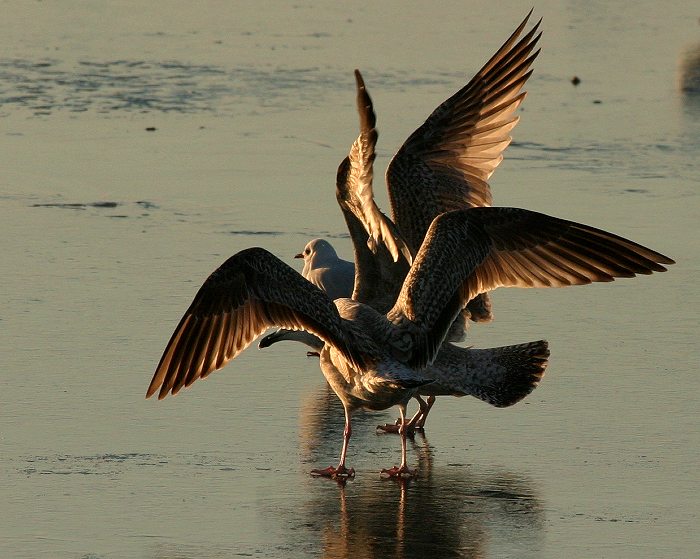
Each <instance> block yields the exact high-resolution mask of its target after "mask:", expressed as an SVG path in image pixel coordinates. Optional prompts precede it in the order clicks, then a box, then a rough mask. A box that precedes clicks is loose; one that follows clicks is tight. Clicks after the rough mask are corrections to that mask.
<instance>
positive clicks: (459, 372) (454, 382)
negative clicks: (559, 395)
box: [433, 340, 549, 408]
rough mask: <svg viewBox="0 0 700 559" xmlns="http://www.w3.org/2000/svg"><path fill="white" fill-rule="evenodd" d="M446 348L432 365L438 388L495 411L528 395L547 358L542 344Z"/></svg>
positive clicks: (545, 343) (545, 364)
mask: <svg viewBox="0 0 700 559" xmlns="http://www.w3.org/2000/svg"><path fill="white" fill-rule="evenodd" d="M446 346H449V350H448V351H446V352H445V351H444V349H443V351H441V354H443V356H444V357H443V358H442V359H438V360H437V361H436V362H435V363H433V367H434V368H438V369H441V370H442V372H443V375H444V379H441V380H438V382H439V384H441V385H443V386H446V387H449V389H450V390H451V391H452V392H451V393H452V394H455V395H471V396H474V397H475V398H479V399H480V400H483V401H484V402H488V403H489V404H491V405H492V406H496V407H499V408H505V407H508V406H512V405H513V404H515V403H517V402H519V401H520V400H522V399H523V398H525V396H527V395H528V394H530V392H532V391H533V390H534V389H535V388H536V387H537V385H538V384H539V383H540V381H541V380H542V377H543V376H544V372H545V369H546V368H547V362H548V361H547V359H548V358H549V347H548V344H547V342H546V341H545V340H540V341H537V342H530V343H525V344H518V345H511V346H504V347H497V348H490V349H473V348H460V347H457V346H453V345H451V344H445V345H444V346H443V348H445V347H446ZM443 359H444V361H443ZM440 361H443V362H442V363H441V362H440Z"/></svg>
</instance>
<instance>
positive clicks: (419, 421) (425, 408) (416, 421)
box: [409, 394, 435, 431]
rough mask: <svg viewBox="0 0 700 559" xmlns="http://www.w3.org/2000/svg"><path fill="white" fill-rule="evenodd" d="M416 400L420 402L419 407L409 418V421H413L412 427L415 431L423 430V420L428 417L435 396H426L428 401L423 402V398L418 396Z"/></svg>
mask: <svg viewBox="0 0 700 559" xmlns="http://www.w3.org/2000/svg"><path fill="white" fill-rule="evenodd" d="M418 400H419V403H420V409H419V410H418V412H417V413H416V415H414V416H413V417H412V418H411V421H410V422H409V423H413V428H414V429H415V430H416V431H424V430H425V420H426V419H428V414H429V413H430V410H431V408H432V407H433V404H434V403H435V396H433V395H432V394H431V395H430V396H428V401H427V402H423V399H422V398H421V397H420V396H418Z"/></svg>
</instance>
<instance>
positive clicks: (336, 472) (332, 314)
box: [146, 208, 672, 477]
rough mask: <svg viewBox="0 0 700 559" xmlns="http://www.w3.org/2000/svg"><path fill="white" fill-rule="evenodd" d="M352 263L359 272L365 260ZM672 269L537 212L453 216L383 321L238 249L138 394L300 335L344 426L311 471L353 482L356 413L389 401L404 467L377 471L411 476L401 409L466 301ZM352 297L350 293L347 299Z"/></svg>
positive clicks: (632, 246)
mask: <svg viewBox="0 0 700 559" xmlns="http://www.w3.org/2000/svg"><path fill="white" fill-rule="evenodd" d="M346 217H347V216H346ZM355 225H357V223H355ZM349 226H351V227H352V226H353V222H352V220H350V221H349ZM365 246H366V245H365ZM380 250H381V249H380ZM356 262H357V265H358V267H361V266H364V265H365V262H364V261H363V258H362V257H360V258H356ZM670 263H672V260H671V259H669V258H667V257H666V256H663V255H662V254H659V253H657V252H654V251H652V250H650V249H648V248H646V247H643V246H641V245H639V244H637V243H634V242H632V241H629V240H627V239H624V238H622V237H619V236H617V235H614V234H612V233H607V232H605V231H602V230H600V229H596V228H593V227H589V226H587V225H582V224H578V223H575V222H572V221H567V220H563V219H559V218H555V217H550V216H547V215H544V214H540V213H537V212H531V211H528V210H523V209H517V208H472V209H467V210H456V211H452V212H447V213H444V214H442V215H440V216H438V217H437V218H435V220H433V222H432V224H431V225H430V227H429V229H428V231H427V234H426V236H425V240H424V241H423V243H422V245H421V247H420V249H419V250H418V252H417V254H416V256H415V259H414V260H413V263H412V265H411V268H410V270H409V273H408V274H407V276H406V278H405V280H404V281H403V283H402V285H401V289H400V292H399V295H398V297H397V299H396V302H395V304H394V305H393V306H392V307H391V308H390V309H388V311H387V312H386V313H384V314H383V313H381V312H379V311H377V310H375V309H374V308H373V307H371V306H370V305H367V304H364V303H361V302H359V301H358V300H353V299H337V300H336V301H335V302H333V301H332V300H331V299H330V298H329V297H328V295H327V294H326V293H324V292H323V291H322V290H320V289H319V288H317V287H316V286H314V285H313V284H312V283H310V282H309V281H307V280H306V279H304V278H303V277H302V276H301V275H300V274H299V273H298V272H296V271H295V270H294V269H292V268H291V267H289V266H288V265H287V264H285V263H284V262H282V261H281V260H279V259H278V258H277V257H275V256H273V255H272V254H270V253H269V252H267V251H266V250H264V249H262V248H250V249H246V250H243V251H241V252H239V253H237V254H235V255H234V256H232V257H231V258H229V259H228V260H227V261H226V262H225V263H224V264H223V265H222V266H221V267H219V268H218V269H217V270H216V271H214V272H213V273H212V274H211V275H210V276H209V278H208V279H207V280H206V281H205V282H204V284H203V285H202V287H201V288H200V289H199V291H198V292H197V294H196V295H195V298H194V300H193V302H192V304H191V305H190V307H189V308H188V310H187V311H186V312H185V314H184V316H183V317H182V319H181V320H180V322H179V324H178V326H177V327H176V329H175V332H174V333H173V335H172V337H171V338H170V341H169V342H168V344H167V346H166V348H165V351H164V353H163V356H162V357H161V360H160V362H159V363H158V366H157V368H156V371H155V373H154V375H153V379H152V381H151V383H150V385H149V387H148V390H147V393H146V396H147V397H150V396H152V395H153V394H155V393H156V392H158V398H159V399H162V398H164V397H165V396H167V395H168V394H169V393H171V394H177V393H178V392H179V391H180V390H181V389H182V388H184V387H186V386H190V385H191V384H192V383H193V382H195V381H196V380H197V379H199V378H205V377H207V376H208V375H209V374H210V373H212V372H213V371H215V370H217V369H220V368H221V367H223V366H224V365H225V364H226V363H228V362H229V361H230V360H232V359H233V358H235V357H236V356H237V355H238V354H239V353H240V352H241V351H243V350H244V349H245V348H246V347H248V346H249V345H250V344H251V343H252V342H253V340H254V339H255V338H256V337H257V336H259V335H260V334H262V333H263V332H264V331H265V330H267V329H268V328H270V327H274V326H277V327H283V328H288V329H292V330H305V331H307V332H309V333H311V334H313V335H315V336H317V337H318V338H319V339H321V340H322V341H323V347H322V349H321V352H320V363H321V370H322V371H323V374H324V376H325V377H326V379H327V380H328V383H329V384H330V386H331V388H332V389H333V391H334V392H335V393H336V394H337V395H338V397H339V398H340V400H341V402H342V404H343V407H344V409H345V418H346V422H345V431H344V437H343V447H342V450H341V454H340V460H339V463H338V465H337V466H336V467H329V468H326V469H323V470H314V472H313V473H315V474H317V475H322V476H329V477H337V476H348V475H353V471H352V469H348V468H347V466H346V455H347V448H348V442H349V440H350V436H351V419H352V414H353V412H354V411H355V410H357V409H358V408H361V407H362V408H366V409H371V410H382V409H387V408H389V407H391V406H394V405H396V406H398V408H399V415H400V417H401V420H402V423H401V428H400V429H399V433H400V434H401V463H400V465H399V466H394V467H393V468H389V469H388V470H383V471H384V472H385V473H386V474H387V475H390V476H404V475H411V470H410V469H409V468H408V465H407V462H406V434H405V429H404V428H403V425H404V424H403V420H404V416H405V409H406V404H407V402H408V400H409V399H410V398H411V397H413V395H414V394H415V393H416V391H417V390H418V389H419V388H420V387H421V386H427V385H429V384H430V383H432V382H433V379H432V378H431V377H430V374H429V371H430V367H429V365H431V364H434V362H436V361H437V359H436V358H437V357H438V353H439V351H440V348H441V347H442V345H443V341H444V340H445V337H446V336H447V333H448V331H449V329H450V327H451V325H452V323H453V321H454V319H455V318H456V316H457V315H458V314H459V313H460V312H461V310H462V309H463V308H464V306H465V305H466V303H467V302H468V301H470V300H472V299H473V298H474V297H476V296H477V295H478V294H480V293H485V292H487V291H491V290H493V289H496V288H497V287H564V286H569V285H582V284H587V283H591V282H599V281H600V282H605V281H612V280H613V279H614V278H615V277H632V276H634V275H636V274H650V273H652V272H654V271H658V272H661V271H665V270H666V268H665V267H664V266H663V265H662V264H670ZM370 265H373V264H372V263H370ZM369 287H370V288H371V286H369ZM357 293H358V288H357V286H356V289H355V294H354V295H353V296H355V295H356V294H357Z"/></svg>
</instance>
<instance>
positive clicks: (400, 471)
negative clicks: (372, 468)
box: [381, 404, 416, 479]
mask: <svg viewBox="0 0 700 559" xmlns="http://www.w3.org/2000/svg"><path fill="white" fill-rule="evenodd" d="M405 417H406V404H399V420H400V424H399V435H401V465H400V466H393V467H391V468H389V469H388V470H386V469H385V470H382V473H381V475H382V477H393V478H400V479H401V478H408V477H413V476H414V475H415V473H416V471H415V470H411V469H410V468H409V467H408V464H407V463H406V419H405Z"/></svg>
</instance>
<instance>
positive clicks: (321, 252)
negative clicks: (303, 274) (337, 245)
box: [294, 239, 338, 269]
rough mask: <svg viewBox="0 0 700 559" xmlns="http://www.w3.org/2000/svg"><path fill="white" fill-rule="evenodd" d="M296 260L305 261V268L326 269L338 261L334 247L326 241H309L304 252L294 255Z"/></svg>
mask: <svg viewBox="0 0 700 559" xmlns="http://www.w3.org/2000/svg"><path fill="white" fill-rule="evenodd" d="M294 258H303V259H304V268H305V269H306V268H310V269H314V268H324V267H328V266H329V265H330V264H332V263H333V262H335V261H336V260H338V255H337V253H336V252H335V249H334V248H333V246H332V245H331V244H330V243H329V242H328V241H326V240H325V239H314V240H313V241H309V242H308V243H307V244H306V246H305V247H304V250H303V251H302V252H300V253H299V254H296V255H294Z"/></svg>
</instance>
